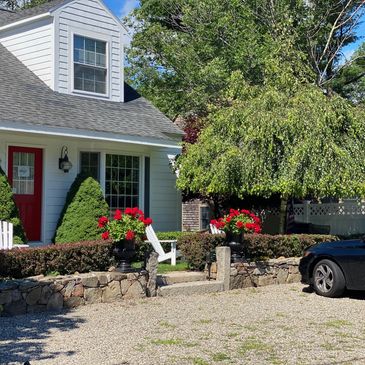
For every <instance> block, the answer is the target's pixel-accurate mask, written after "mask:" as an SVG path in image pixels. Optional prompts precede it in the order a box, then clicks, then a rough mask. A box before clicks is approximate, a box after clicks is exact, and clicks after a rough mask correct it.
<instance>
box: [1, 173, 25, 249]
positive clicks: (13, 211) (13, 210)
mask: <svg viewBox="0 0 365 365" xmlns="http://www.w3.org/2000/svg"><path fill="white" fill-rule="evenodd" d="M0 197H1V198H0V199H1V200H0V221H7V222H11V223H13V225H14V237H13V240H14V243H26V242H27V239H26V237H25V233H24V228H23V225H22V223H21V220H20V217H19V211H18V208H17V206H16V205H15V201H14V195H13V191H12V189H11V186H10V184H9V182H8V178H7V177H6V175H5V172H4V171H3V170H2V169H1V167H0Z"/></svg>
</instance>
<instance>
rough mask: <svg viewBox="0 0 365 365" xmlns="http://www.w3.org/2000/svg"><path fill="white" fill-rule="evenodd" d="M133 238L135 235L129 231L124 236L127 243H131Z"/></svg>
mask: <svg viewBox="0 0 365 365" xmlns="http://www.w3.org/2000/svg"><path fill="white" fill-rule="evenodd" d="M134 237H135V233H134V232H133V231H132V230H129V231H128V232H127V234H126V235H125V239H126V240H128V241H132V240H133V239H134Z"/></svg>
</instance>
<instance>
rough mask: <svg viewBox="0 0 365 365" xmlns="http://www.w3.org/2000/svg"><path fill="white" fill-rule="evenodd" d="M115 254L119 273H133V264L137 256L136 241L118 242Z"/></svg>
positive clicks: (114, 250)
mask: <svg viewBox="0 0 365 365" xmlns="http://www.w3.org/2000/svg"><path fill="white" fill-rule="evenodd" d="M113 253H114V256H115V257H116V258H117V260H118V262H119V265H118V271H120V272H131V271H133V269H132V266H131V262H132V258H133V257H134V255H135V254H136V250H135V241H134V240H122V241H119V242H116V245H115V248H114V249H113Z"/></svg>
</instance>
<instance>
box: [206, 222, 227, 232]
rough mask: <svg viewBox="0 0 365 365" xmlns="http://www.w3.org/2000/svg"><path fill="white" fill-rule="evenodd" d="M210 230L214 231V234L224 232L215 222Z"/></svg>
mask: <svg viewBox="0 0 365 365" xmlns="http://www.w3.org/2000/svg"><path fill="white" fill-rule="evenodd" d="M209 227H210V231H211V232H212V234H223V233H224V232H223V231H222V230H220V229H218V228H217V227H216V226H215V225H214V224H210V225H209Z"/></svg>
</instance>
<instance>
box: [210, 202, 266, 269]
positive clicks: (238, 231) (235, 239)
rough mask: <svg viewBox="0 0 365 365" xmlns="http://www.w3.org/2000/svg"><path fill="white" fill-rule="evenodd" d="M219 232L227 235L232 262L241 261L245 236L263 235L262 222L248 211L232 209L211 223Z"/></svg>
mask: <svg viewBox="0 0 365 365" xmlns="http://www.w3.org/2000/svg"><path fill="white" fill-rule="evenodd" d="M210 223H211V224H213V225H214V226H215V227H217V228H218V229H219V230H222V231H224V232H225V233H226V242H227V244H228V246H230V247H231V250H232V260H233V261H234V262H237V261H240V260H241V255H242V253H243V249H244V247H243V234H244V233H261V220H260V218H259V217H257V216H256V215H255V214H254V213H252V212H250V211H249V210H246V209H241V210H237V209H230V210H229V214H226V215H225V216H224V217H221V218H218V219H213V220H212V221H211V222H210Z"/></svg>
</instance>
